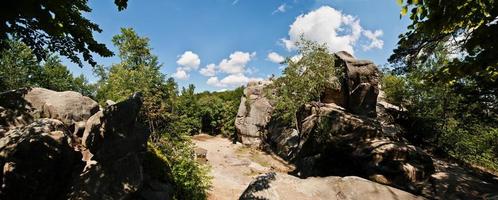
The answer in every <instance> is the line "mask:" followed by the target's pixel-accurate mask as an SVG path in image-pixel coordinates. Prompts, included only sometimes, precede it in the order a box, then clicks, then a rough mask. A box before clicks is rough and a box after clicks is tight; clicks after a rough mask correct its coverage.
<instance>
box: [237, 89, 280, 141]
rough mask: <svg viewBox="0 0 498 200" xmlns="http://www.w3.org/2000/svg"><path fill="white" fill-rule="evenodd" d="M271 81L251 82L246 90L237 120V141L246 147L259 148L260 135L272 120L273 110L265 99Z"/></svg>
mask: <svg viewBox="0 0 498 200" xmlns="http://www.w3.org/2000/svg"><path fill="white" fill-rule="evenodd" d="M268 84H271V82H270V81H258V82H250V83H249V84H248V85H247V87H246V88H245V89H244V96H242V97H241V100H240V106H239V110H238V112H237V117H236V119H235V128H236V129H237V137H238V138H237V139H238V140H239V141H240V142H242V143H243V144H246V145H253V146H258V145H259V144H260V143H261V138H260V135H261V134H262V133H263V132H264V129H265V127H266V125H267V123H268V122H269V120H270V117H271V112H272V111H273V108H272V106H271V104H270V101H269V100H268V99H267V98H266V97H265V91H264V88H265V87H266V86H267V85H268Z"/></svg>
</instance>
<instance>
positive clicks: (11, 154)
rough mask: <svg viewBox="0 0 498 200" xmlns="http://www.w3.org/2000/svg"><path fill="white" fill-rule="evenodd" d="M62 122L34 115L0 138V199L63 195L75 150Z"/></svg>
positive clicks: (52, 197) (62, 197) (48, 197)
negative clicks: (31, 119) (70, 143)
mask: <svg viewBox="0 0 498 200" xmlns="http://www.w3.org/2000/svg"><path fill="white" fill-rule="evenodd" d="M68 140H69V137H68V133H67V132H66V128H65V126H64V124H63V123H62V122H61V121H59V120H56V119H45V118H43V119H36V120H34V122H33V123H31V124H29V125H27V126H24V127H20V128H13V129H11V130H9V131H8V133H6V134H5V136H4V137H2V138H0V167H1V168H0V169H3V171H1V172H0V178H1V188H0V199H65V194H66V191H67V190H68V189H69V188H68V185H69V180H70V177H71V173H72V170H73V168H74V164H75V162H76V161H77V154H76V153H75V152H74V151H72V148H71V147H70V145H69V141H68Z"/></svg>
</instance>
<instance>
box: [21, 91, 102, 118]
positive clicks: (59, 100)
mask: <svg viewBox="0 0 498 200" xmlns="http://www.w3.org/2000/svg"><path fill="white" fill-rule="evenodd" d="M24 99H26V101H27V102H28V103H29V104H30V106H31V107H32V108H34V109H36V110H37V111H38V112H39V113H40V117H45V118H52V119H58V120H60V121H62V122H63V123H64V124H66V125H67V126H70V125H72V124H73V123H74V122H80V121H86V120H87V119H88V118H90V116H92V115H93V114H95V113H96V112H97V111H99V105H98V104H97V102H95V101H94V100H92V99H90V98H89V97H85V96H83V95H81V94H80V93H78V92H73V91H65V92H56V91H52V90H48V89H44V88H32V89H28V92H27V93H26V95H24Z"/></svg>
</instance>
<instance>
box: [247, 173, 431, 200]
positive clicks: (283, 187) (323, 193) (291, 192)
mask: <svg viewBox="0 0 498 200" xmlns="http://www.w3.org/2000/svg"><path fill="white" fill-rule="evenodd" d="M239 199H240V200H250V199H251V200H252V199H267V200H280V199H282V200H284V199H301V200H318V199H323V200H325V199H327V200H333V199H338V200H342V199H372V200H373V199H385V200H389V199H406V200H411V199H424V198H423V197H420V196H415V195H413V194H410V193H408V192H404V191H402V190H399V189H396V188H392V187H389V186H385V185H381V184H378V183H375V182H371V181H368V180H365V179H363V178H359V177H355V176H348V177H337V176H329V177H310V178H306V179H300V178H297V177H294V176H291V175H287V174H281V173H278V174H276V173H268V174H264V175H261V176H259V177H257V178H256V179H255V180H254V181H253V182H251V183H250V184H249V186H248V187H247V189H246V190H245V191H244V192H243V193H242V195H241V196H240V198H239Z"/></svg>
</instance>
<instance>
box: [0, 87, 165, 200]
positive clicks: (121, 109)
mask: <svg viewBox="0 0 498 200" xmlns="http://www.w3.org/2000/svg"><path fill="white" fill-rule="evenodd" d="M141 105H142V99H141V96H140V95H139V94H135V95H133V96H132V97H131V98H129V99H128V100H125V101H123V102H119V103H116V104H113V105H109V106H106V107H105V108H104V109H103V110H101V111H98V109H99V108H98V105H97V104H96V103H95V102H94V101H93V100H91V99H90V98H88V97H84V96H82V95H81V94H79V93H75V92H54V91H50V90H47V89H43V88H34V89H21V90H14V91H8V92H4V93H1V94H0V117H1V118H0V134H1V135H0V136H1V137H0V180H1V182H0V183H1V186H0V199H146V200H153V199H171V198H172V195H173V192H172V188H173V186H172V184H171V182H170V181H171V177H170V176H164V173H163V174H161V173H159V174H161V175H158V172H157V171H161V172H164V171H168V170H169V166H167V165H165V164H162V165H161V169H157V166H156V164H157V163H158V162H160V163H164V162H163V161H158V159H160V158H158V156H157V155H156V154H154V153H151V152H150V151H148V150H147V139H148V136H149V132H148V129H147V128H145V127H144V126H143V125H142V124H141V123H140V120H139V116H138V114H139V111H140V109H141Z"/></svg>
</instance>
